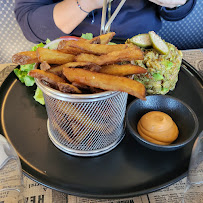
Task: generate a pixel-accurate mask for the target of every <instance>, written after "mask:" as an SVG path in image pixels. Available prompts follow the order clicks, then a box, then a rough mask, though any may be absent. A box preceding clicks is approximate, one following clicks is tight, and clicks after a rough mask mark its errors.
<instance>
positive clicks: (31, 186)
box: [0, 49, 203, 203]
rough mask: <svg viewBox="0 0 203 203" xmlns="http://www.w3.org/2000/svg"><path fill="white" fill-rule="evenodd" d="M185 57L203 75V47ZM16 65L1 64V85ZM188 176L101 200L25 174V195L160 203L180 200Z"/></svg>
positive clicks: (37, 198) (38, 199)
mask: <svg viewBox="0 0 203 203" xmlns="http://www.w3.org/2000/svg"><path fill="white" fill-rule="evenodd" d="M183 58H184V59H185V60H186V61H187V62H189V63H190V64H191V65H193V66H194V67H195V68H196V69H197V70H198V72H199V73H200V74H201V75H202V76H203V49H197V50H196V49H195V50H185V51H183ZM15 67H16V65H15V64H12V63H10V64H0V85H1V84H2V82H3V81H4V79H5V78H6V77H7V75H8V74H9V73H10V72H11V71H12V70H13V69H14V68H15ZM185 182H186V178H184V179H182V180H180V181H179V182H177V183H175V184H173V185H171V186H169V187H167V188H164V189H162V190H159V191H156V192H153V193H150V194H146V195H142V196H138V197H132V198H128V199H120V200H101V199H94V200H93V199H88V198H83V197H75V196H72V195H67V194H63V193H61V192H58V191H55V190H52V189H49V188H47V187H45V186H43V185H41V184H39V183H37V182H35V181H33V180H31V179H29V178H28V177H26V176H24V184H25V190H24V196H25V198H26V202H45V203H46V202H47V203H52V202H53V203H54V202H61V203H63V202H64V203H65V202H121V201H123V202H136V203H160V202H168V203H169V202H170V203H177V202H180V199H181V197H182V196H183V192H184V186H185Z"/></svg>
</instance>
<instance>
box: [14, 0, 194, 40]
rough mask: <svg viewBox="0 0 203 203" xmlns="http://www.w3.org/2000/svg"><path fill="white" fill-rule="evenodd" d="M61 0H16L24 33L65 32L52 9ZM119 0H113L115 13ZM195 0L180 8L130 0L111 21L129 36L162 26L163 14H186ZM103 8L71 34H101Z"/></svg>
mask: <svg viewBox="0 0 203 203" xmlns="http://www.w3.org/2000/svg"><path fill="white" fill-rule="evenodd" d="M58 2H60V0H58V1H57V0H43V1H41V0H16V3H15V10H14V11H15V15H16V19H17V21H18V23H19V25H20V27H21V29H22V31H23V33H24V35H25V37H26V38H27V39H28V40H29V41H32V42H34V43H39V42H44V41H45V40H46V39H47V38H49V39H50V40H54V39H56V38H58V37H60V36H65V35H67V34H65V33H63V32H62V31H61V30H60V29H59V28H58V27H57V26H56V25H55V23H54V20H53V9H54V6H55V5H56V3H58ZM119 3H120V0H114V1H113V2H112V13H113V11H114V10H115V9H116V8H117V6H118V4H119ZM195 3H196V0H189V1H188V2H187V3H186V4H185V5H184V6H181V7H180V8H177V9H174V10H169V9H166V8H164V7H160V6H157V5H156V4H153V3H151V2H149V1H148V0H127V1H126V2H125V4H124V5H123V7H122V8H121V10H120V12H119V13H118V15H117V16H116V18H115V20H114V21H113V23H112V25H111V31H112V32H115V33H116V36H115V38H119V39H127V38H131V37H133V36H134V35H136V34H140V33H147V32H149V31H152V30H154V31H155V32H157V31H159V30H160V29H161V17H162V18H164V19H165V20H169V21H178V20H181V19H183V18H184V17H185V16H187V15H188V14H189V13H190V12H191V10H192V9H193V7H194V5H195ZM101 15H102V9H98V10H95V11H94V19H95V20H94V23H91V22H92V18H93V16H92V13H90V14H89V15H88V16H87V17H86V18H85V19H84V21H83V22H82V23H81V24H80V25H78V27H77V28H75V29H74V30H73V32H72V33H71V35H75V36H81V34H82V33H93V35H94V36H97V35H99V33H100V26H101Z"/></svg>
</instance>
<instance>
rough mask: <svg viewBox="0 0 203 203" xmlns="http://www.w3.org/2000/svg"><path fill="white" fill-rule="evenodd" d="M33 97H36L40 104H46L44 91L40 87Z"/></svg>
mask: <svg viewBox="0 0 203 203" xmlns="http://www.w3.org/2000/svg"><path fill="white" fill-rule="evenodd" d="M33 98H34V99H35V101H37V102H39V103H40V104H42V105H44V104H45V101H44V97H43V92H42V90H41V89H40V88H39V87H37V89H36V90H35V95H34V97H33Z"/></svg>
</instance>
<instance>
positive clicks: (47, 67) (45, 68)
mask: <svg viewBox="0 0 203 203" xmlns="http://www.w3.org/2000/svg"><path fill="white" fill-rule="evenodd" d="M50 68H51V66H50V65H49V64H48V63H47V62H46V61H43V62H42V63H41V64H40V69H41V70H44V71H47V70H49V69H50Z"/></svg>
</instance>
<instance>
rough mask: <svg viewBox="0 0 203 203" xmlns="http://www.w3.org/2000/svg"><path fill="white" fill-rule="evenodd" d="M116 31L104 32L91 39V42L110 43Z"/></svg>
mask: <svg viewBox="0 0 203 203" xmlns="http://www.w3.org/2000/svg"><path fill="white" fill-rule="evenodd" d="M115 34H116V33H115V32H109V33H107V34H103V35H100V36H97V37H94V38H93V39H91V40H89V43H90V44H108V43H109V42H110V41H111V40H112V38H113V37H114V36H115Z"/></svg>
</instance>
